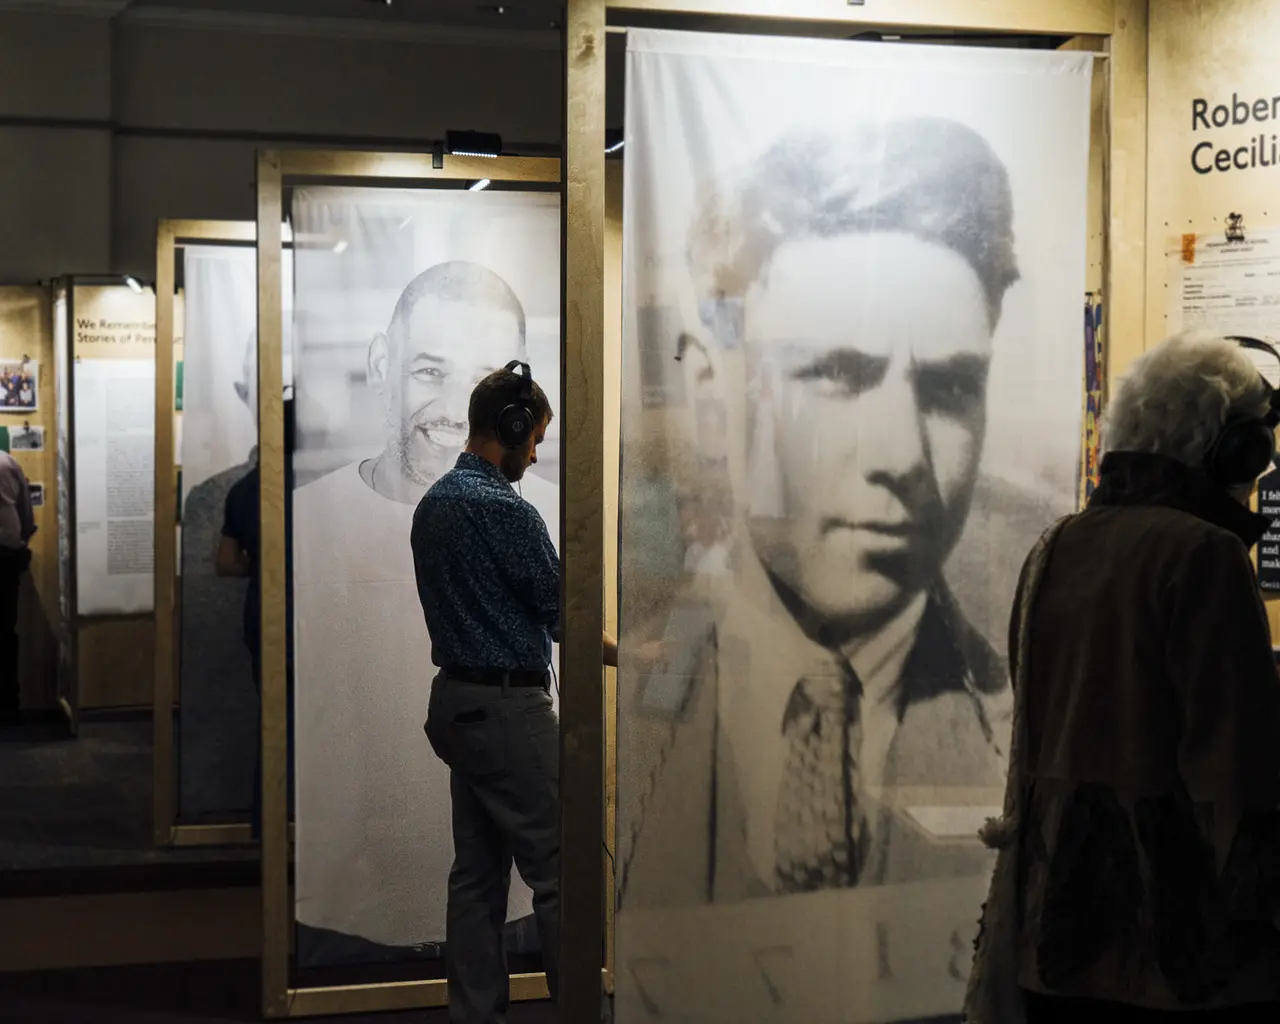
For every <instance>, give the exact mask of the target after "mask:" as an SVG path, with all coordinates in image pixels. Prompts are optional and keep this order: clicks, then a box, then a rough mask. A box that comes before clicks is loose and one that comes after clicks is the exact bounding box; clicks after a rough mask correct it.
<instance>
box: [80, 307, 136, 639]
mask: <svg viewBox="0 0 1280 1024" xmlns="http://www.w3.org/2000/svg"><path fill="white" fill-rule="evenodd" d="M72 314H73V316H74V318H75V364H74V365H75V369H74V373H75V382H74V400H75V449H76V450H75V476H76V504H75V512H76V541H77V545H78V547H77V551H76V571H77V580H76V597H77V605H78V607H77V612H78V613H79V614H80V615H130V614H137V613H141V612H148V611H150V610H151V609H152V606H153V602H154V600H155V582H154V573H153V566H154V561H155V536H154V531H153V525H152V524H153V521H154V513H155V473H154V469H153V467H154V464H155V380H156V366H155V348H156V340H155V297H154V296H153V295H151V294H149V293H145V294H142V295H138V294H135V293H134V292H132V291H131V290H129V289H128V288H124V287H104V288H89V287H85V288H77V289H76V290H75V293H74V298H73V308H72Z"/></svg>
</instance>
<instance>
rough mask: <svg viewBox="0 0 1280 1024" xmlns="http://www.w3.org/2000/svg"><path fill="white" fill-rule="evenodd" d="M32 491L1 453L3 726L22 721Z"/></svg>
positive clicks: (0, 715) (0, 662)
mask: <svg viewBox="0 0 1280 1024" xmlns="http://www.w3.org/2000/svg"><path fill="white" fill-rule="evenodd" d="M35 532H36V524H35V519H34V517H33V515H32V512H31V488H30V485H29V484H28V483H27V477H26V474H25V473H23V472H22V467H21V466H20V465H19V464H18V460H17V459H15V458H14V457H13V456H12V455H10V454H9V453H8V452H0V726H5V725H17V724H18V723H19V722H20V721H21V713H20V711H19V706H20V705H19V700H20V694H19V688H18V589H19V587H20V585H21V583H22V574H23V573H24V572H26V571H27V567H28V566H29V565H30V564H31V549H30V548H29V547H27V542H28V541H29V540H31V538H32V536H34V535H35Z"/></svg>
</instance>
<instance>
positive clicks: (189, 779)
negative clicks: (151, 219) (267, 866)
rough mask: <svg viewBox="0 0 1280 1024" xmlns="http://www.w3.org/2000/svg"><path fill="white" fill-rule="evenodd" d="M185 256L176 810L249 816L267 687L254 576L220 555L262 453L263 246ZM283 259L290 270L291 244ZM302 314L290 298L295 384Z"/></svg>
mask: <svg viewBox="0 0 1280 1024" xmlns="http://www.w3.org/2000/svg"><path fill="white" fill-rule="evenodd" d="M247 227H249V228H250V229H251V228H252V225H247ZM179 257H180V258H181V260H182V266H183V300H184V301H183V302H182V303H181V306H180V309H179V311H177V312H176V313H175V342H176V336H178V335H179V334H180V336H181V338H182V351H181V361H180V362H179V363H178V364H177V367H176V370H175V373H176V380H177V382H178V383H177V386H176V389H175V392H176V396H177V401H178V405H179V407H180V409H181V431H180V432H178V433H177V436H176V438H175V442H176V443H175V446H174V448H175V453H176V456H177V461H178V463H179V464H180V465H181V473H180V475H179V496H178V498H179V500H178V518H179V524H180V531H181V538H182V540H181V545H180V547H179V559H178V573H179V583H178V595H179V598H178V602H177V604H178V608H179V609H180V613H179V624H178V629H177V632H178V644H179V650H178V679H179V692H180V694H181V701H180V704H179V710H178V727H177V751H178V780H179V784H178V807H177V810H178V816H179V819H180V821H183V822H195V821H198V820H201V819H210V818H219V819H224V820H225V819H226V818H227V817H228V816H235V817H237V818H240V819H243V820H244V821H246V822H247V821H248V816H249V812H250V810H251V808H252V806H253V803H254V789H253V787H254V784H255V778H256V775H255V765H256V763H257V758H258V750H257V743H258V691H257V683H256V680H255V678H254V674H253V665H252V661H251V658H250V654H249V649H248V647H247V646H246V644H245V599H246V591H247V589H248V585H249V583H248V580H247V579H244V578H235V577H225V576H222V577H220V576H218V574H217V571H216V564H215V561H216V554H217V549H218V543H219V538H220V537H221V536H222V529H223V525H224V522H225V517H226V505H227V498H228V495H229V494H230V492H231V488H232V486H233V485H234V484H235V483H237V482H238V481H240V480H242V479H243V478H245V476H246V475H247V474H248V473H249V472H250V471H251V470H252V469H253V467H254V466H255V465H256V462H257V445H258V394H257V376H258V370H257V367H258V345H257V252H256V250H255V248H254V247H253V246H252V245H213V244H205V245H194V244H186V245H183V246H182V247H181V249H180V252H179ZM284 266H285V276H286V279H290V278H291V277H292V253H291V252H290V251H288V250H286V251H285V253H284ZM285 294H286V297H287V298H292V293H291V292H286V293H285ZM291 321H292V312H291V309H290V308H288V307H286V309H285V311H284V323H285V325H286V326H285V339H286V341H285V352H284V368H283V374H284V381H285V386H286V388H288V387H290V386H291V384H292V366H291V353H290V348H291V346H290V345H289V343H288V339H289V336H290V327H291ZM246 838H247V837H246Z"/></svg>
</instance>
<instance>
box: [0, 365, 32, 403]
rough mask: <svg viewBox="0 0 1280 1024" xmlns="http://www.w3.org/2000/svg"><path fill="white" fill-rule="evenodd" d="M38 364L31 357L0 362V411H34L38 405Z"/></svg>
mask: <svg viewBox="0 0 1280 1024" xmlns="http://www.w3.org/2000/svg"><path fill="white" fill-rule="evenodd" d="M39 394H40V364H39V363H37V362H36V361H35V360H33V359H16V360H14V359H6V360H4V361H3V362H0V412H34V411H35V410H36V409H38V408H39V407H40V400H39Z"/></svg>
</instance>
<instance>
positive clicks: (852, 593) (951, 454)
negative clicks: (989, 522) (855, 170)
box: [746, 233, 991, 633]
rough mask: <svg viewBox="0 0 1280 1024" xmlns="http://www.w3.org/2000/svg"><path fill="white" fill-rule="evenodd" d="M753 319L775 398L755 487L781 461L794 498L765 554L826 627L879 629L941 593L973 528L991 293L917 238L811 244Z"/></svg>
mask: <svg viewBox="0 0 1280 1024" xmlns="http://www.w3.org/2000/svg"><path fill="white" fill-rule="evenodd" d="M746 316H747V321H746V322H747V337H748V354H749V356H750V357H751V362H752V364H753V365H754V366H755V367H756V368H757V369H758V371H759V372H760V375H761V376H760V379H761V383H762V385H763V387H762V390H761V394H760V397H759V398H758V399H757V400H755V402H754V403H753V409H752V411H753V413H754V417H755V420H756V422H755V423H754V424H753V426H752V428H751V431H750V435H749V436H750V437H751V439H752V440H751V442H750V444H751V447H750V450H749V452H748V458H749V461H750V462H751V469H750V470H749V474H748V475H749V476H751V475H753V473H754V474H755V475H757V476H758V474H759V469H760V466H761V465H762V463H761V462H760V460H762V459H767V460H773V459H774V458H775V457H776V465H777V469H778V477H777V482H778V484H779V487H780V497H781V499H782V516H781V518H774V517H772V516H769V517H767V518H766V517H761V516H758V515H753V517H752V521H751V532H752V537H753V540H754V543H755V546H756V549H757V551H758V552H759V553H760V555H761V557H762V559H763V560H764V562H765V564H766V565H767V566H768V567H769V569H770V570H771V571H772V572H773V573H774V574H775V575H776V576H777V577H778V578H779V579H780V580H781V581H782V582H783V583H784V584H786V585H787V586H788V587H790V588H791V589H792V591H793V592H794V593H795V594H796V596H797V597H798V598H800V599H801V601H803V602H804V603H805V604H806V605H807V606H808V607H809V608H810V609H811V610H812V611H813V612H815V613H817V614H818V615H819V616H820V617H821V618H823V619H824V620H826V621H828V622H831V623H833V624H837V625H843V626H844V627H846V628H848V629H850V630H851V631H852V632H855V633H856V632H857V630H858V629H859V628H863V627H865V628H874V626H875V625H876V624H877V622H878V621H881V620H883V619H884V618H885V617H886V616H889V615H892V614H893V613H894V612H896V611H898V610H899V609H900V608H901V607H902V606H903V605H905V603H906V602H907V601H908V600H909V599H910V597H911V596H913V595H914V594H916V593H918V592H919V591H920V590H921V589H922V588H924V587H926V586H928V585H929V583H930V582H931V581H932V580H933V578H934V577H935V576H936V574H937V573H938V571H939V570H940V568H941V566H942V563H943V561H944V560H945V559H946V557H947V555H948V554H949V553H950V551H951V549H952V548H953V546H954V545H955V543H956V540H957V538H958V537H959V534H960V531H961V529H962V527H963V526H964V522H965V519H966V517H967V516H968V512H969V504H970V500H971V498H972V495H973V486H974V481H975V479H976V476H977V469H978V460H979V458H980V456H981V452H982V443H983V436H984V432H985V428H986V385H987V371H988V366H989V362H990V355H991V326H990V324H989V320H988V313H987V306H986V303H985V300H984V293H983V289H982V285H981V283H980V281H979V279H978V277H977V275H976V274H975V273H974V271H973V270H972V268H971V267H970V265H969V264H968V263H967V262H966V261H965V260H964V259H963V258H962V257H960V256H959V255H957V254H956V253H955V252H952V251H951V250H950V249H946V248H944V247H942V246H940V245H936V244H933V243H930V242H925V241H922V240H920V239H918V238H915V237H913V236H910V235H906V234H889V233H878V234H855V235H845V236H837V237H830V238H817V239H804V240H800V241H796V242H792V243H786V244H784V245H783V246H782V247H781V248H780V249H779V250H778V252H777V253H776V255H775V257H774V259H773V262H772V264H771V265H770V268H769V272H768V275H767V278H766V279H765V281H764V282H763V283H762V284H761V285H760V286H758V287H757V288H755V289H754V290H753V292H752V293H751V294H750V296H749V297H748V304H747V312H746ZM762 418H764V419H763V420H762ZM762 427H764V428H766V429H763V430H762V429H761V428H762ZM770 427H771V428H772V429H771V430H770V429H767V428H770ZM770 433H771V434H772V444H770V443H769V435H770ZM764 449H768V450H764Z"/></svg>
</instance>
